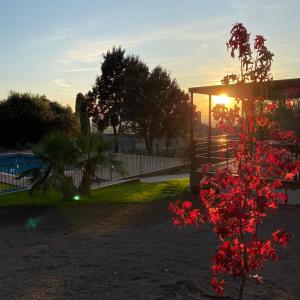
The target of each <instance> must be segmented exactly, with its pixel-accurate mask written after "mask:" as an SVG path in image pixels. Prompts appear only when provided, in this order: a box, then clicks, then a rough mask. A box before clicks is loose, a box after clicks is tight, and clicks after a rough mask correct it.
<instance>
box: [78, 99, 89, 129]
mask: <svg viewBox="0 0 300 300" xmlns="http://www.w3.org/2000/svg"><path fill="white" fill-rule="evenodd" d="M75 112H76V113H77V114H78V115H79V120H80V129H81V133H82V134H89V133H90V131H91V126H90V119H89V116H88V112H87V102H86V99H85V97H84V95H83V94H82V93H78V94H77V96H76V105H75Z"/></svg>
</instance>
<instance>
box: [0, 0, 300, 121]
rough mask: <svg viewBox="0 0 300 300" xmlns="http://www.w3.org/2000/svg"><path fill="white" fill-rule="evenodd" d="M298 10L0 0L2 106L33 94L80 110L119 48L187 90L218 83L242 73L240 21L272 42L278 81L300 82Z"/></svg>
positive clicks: (257, 1)
mask: <svg viewBox="0 0 300 300" xmlns="http://www.w3.org/2000/svg"><path fill="white" fill-rule="evenodd" d="M299 11H300V1H299V0H285V1H283V0H280V1H277V0H270V1H268V0H251V1H246V0H245V1H242V0H214V1H208V0H207V1H206V0H185V1H182V0H151V1H146V0H127V1H124V0H123V1H122V0H114V1H107V0H106V1H102V0H51V1H46V0H26V1H25V0H24V1H22V0H0V38H1V43H0V99H5V98H6V97H7V95H8V93H9V91H12V90H14V91H18V92H31V93H39V94H45V95H46V96H47V97H48V98H49V99H51V100H55V101H58V102H60V103H61V104H63V105H70V106H71V107H72V108H74V104H75V97H76V94H77V93H78V92H82V93H86V92H87V91H88V90H89V89H90V88H91V87H92V85H93V83H94V81H95V78H96V76H97V75H98V74H100V65H101V61H102V54H103V53H105V52H106V51H107V50H108V49H110V48H112V47H113V46H119V45H120V46H122V47H123V48H125V49H126V51H127V53H130V54H135V55H138V56H139V57H140V58H141V59H142V60H143V61H144V62H146V63H147V64H148V66H149V67H150V68H153V67H155V66H156V65H161V66H163V67H164V68H166V69H167V70H168V71H169V72H170V73H171V76H172V77H174V78H176V79H177V81H178V83H179V85H180V87H181V88H182V89H185V90H187V89H188V88H189V87H192V86H201V85H212V84H218V83H220V80H221V79H222V78H223V76H224V75H226V74H229V73H234V72H238V63H237V61H234V60H233V59H232V58H230V56H229V53H228V51H227V50H226V45H225V44H226V41H227V40H228V38H229V32H230V29H231V27H232V25H233V24H234V23H235V22H242V23H244V25H245V26H246V27H247V29H248V31H249V32H250V33H251V37H253V38H254V37H255V35H256V34H262V35H264V36H265V37H266V39H267V46H268V47H269V49H270V50H271V51H272V52H274V54H275V57H274V63H273V68H272V73H273V76H274V79H284V78H291V77H300V54H299V53H300V39H299V28H300V18H299ZM196 102H197V105H198V109H199V110H202V111H204V114H203V119H204V121H205V120H206V118H207V115H206V113H205V111H206V104H205V103H204V102H205V101H202V98H198V99H196Z"/></svg>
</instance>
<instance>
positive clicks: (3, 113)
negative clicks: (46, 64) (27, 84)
mask: <svg viewBox="0 0 300 300" xmlns="http://www.w3.org/2000/svg"><path fill="white" fill-rule="evenodd" d="M0 126H1V128H5V129H6V130H5V131H3V133H2V135H1V140H0V144H1V146H5V147H12V146H13V147H15V146H18V145H21V146H23V147H24V146H28V143H37V142H38V140H39V139H40V138H41V137H42V136H43V135H45V134H46V133H48V132H50V131H51V130H63V131H66V132H68V133H69V134H71V135H74V134H76V132H77V131H78V120H77V117H76V115H75V114H73V112H72V110H71V108H69V107H63V106H61V105H60V104H58V103H57V102H52V101H49V100H48V99H47V98H46V96H40V95H33V94H29V93H16V92H11V93H10V94H9V96H8V98H7V99H6V100H3V101H1V102H0Z"/></svg>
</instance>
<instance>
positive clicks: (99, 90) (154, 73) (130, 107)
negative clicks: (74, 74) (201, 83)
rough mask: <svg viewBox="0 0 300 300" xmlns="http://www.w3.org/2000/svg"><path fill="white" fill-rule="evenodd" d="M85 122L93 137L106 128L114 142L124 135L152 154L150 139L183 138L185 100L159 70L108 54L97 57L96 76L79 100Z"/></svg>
mask: <svg viewBox="0 0 300 300" xmlns="http://www.w3.org/2000/svg"><path fill="white" fill-rule="evenodd" d="M85 100H86V108H87V111H88V113H89V116H90V117H92V121H93V123H94V124H95V126H96V128H98V130H99V131H103V130H104V129H106V128H108V127H111V128H112V130H113V133H114V136H115V152H118V142H117V136H118V135H119V134H122V133H124V132H130V133H134V134H136V135H137V136H138V137H141V138H142V139H144V141H145V145H146V149H147V152H148V154H152V149H153V141H154V139H161V140H163V141H164V142H165V145H166V149H167V148H168V146H169V145H170V142H171V140H172V139H173V138H176V137H179V136H183V137H184V136H185V135H186V133H187V131H188V128H189V112H190V106H189V101H188V94H186V93H185V92H184V91H182V90H181V89H180V88H179V86H178V84H177V82H176V80H175V79H173V78H171V76H170V74H169V73H168V72H167V71H166V70H165V69H164V68H162V67H161V66H157V67H155V68H154V69H153V70H151V71H150V70H149V67H148V66H147V65H146V63H144V62H143V61H141V60H140V58H139V57H138V56H134V55H127V54H125V50H124V49H122V48H120V47H119V48H115V47H114V48H112V50H109V51H108V52H107V53H105V54H104V55H103V63H102V64H101V74H100V75H99V76H97V78H96V81H95V83H94V85H93V88H92V90H91V91H89V92H88V93H87V94H86V95H85Z"/></svg>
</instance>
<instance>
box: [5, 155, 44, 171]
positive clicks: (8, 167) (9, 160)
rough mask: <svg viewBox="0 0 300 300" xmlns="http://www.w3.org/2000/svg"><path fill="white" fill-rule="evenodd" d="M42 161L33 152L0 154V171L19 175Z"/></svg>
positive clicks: (40, 164)
mask: <svg viewBox="0 0 300 300" xmlns="http://www.w3.org/2000/svg"><path fill="white" fill-rule="evenodd" d="M41 166H42V163H41V162H40V160H39V159H38V158H37V157H36V156H35V155H33V154H23V153H12V154H0V172H3V173H8V174H13V175H20V174H21V173H22V172H24V171H26V170H29V169H31V168H36V167H41Z"/></svg>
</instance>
